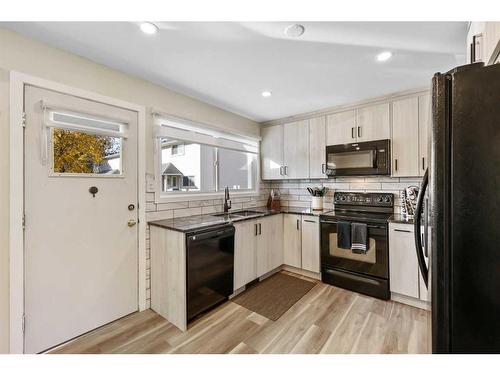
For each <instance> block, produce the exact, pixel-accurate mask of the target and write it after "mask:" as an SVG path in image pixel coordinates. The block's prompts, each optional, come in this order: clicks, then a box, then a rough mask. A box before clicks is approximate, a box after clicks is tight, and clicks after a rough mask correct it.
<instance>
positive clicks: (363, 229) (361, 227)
mask: <svg viewBox="0 0 500 375" xmlns="http://www.w3.org/2000/svg"><path fill="white" fill-rule="evenodd" d="M367 231H368V229H367V226H366V224H363V223H351V241H352V242H351V251H352V252H353V253H355V254H366V251H367V250H368V249H367V246H366V243H367V237H368V235H367Z"/></svg>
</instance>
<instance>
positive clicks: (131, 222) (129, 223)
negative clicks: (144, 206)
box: [127, 219, 137, 227]
mask: <svg viewBox="0 0 500 375" xmlns="http://www.w3.org/2000/svg"><path fill="white" fill-rule="evenodd" d="M135 224H137V222H136V221H135V220H134V219H130V220H129V221H128V222H127V225H128V226H129V227H133V226H134V225H135Z"/></svg>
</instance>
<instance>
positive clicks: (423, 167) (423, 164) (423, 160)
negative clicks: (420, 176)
mask: <svg viewBox="0 0 500 375" xmlns="http://www.w3.org/2000/svg"><path fill="white" fill-rule="evenodd" d="M422 170H423V171H425V158H424V157H423V156H422Z"/></svg>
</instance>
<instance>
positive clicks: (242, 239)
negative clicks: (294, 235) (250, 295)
mask: <svg viewBox="0 0 500 375" xmlns="http://www.w3.org/2000/svg"><path fill="white" fill-rule="evenodd" d="M234 226H235V234H234V290H235V291H236V290H237V289H239V288H241V287H243V286H245V285H246V284H248V283H249V282H251V281H253V280H255V279H257V278H258V277H260V276H262V275H265V274H266V273H268V272H270V271H272V270H274V269H276V268H278V267H279V266H281V265H282V264H283V215H281V214H278V215H271V216H266V217H263V218H260V219H255V220H245V221H241V222H236V223H234Z"/></svg>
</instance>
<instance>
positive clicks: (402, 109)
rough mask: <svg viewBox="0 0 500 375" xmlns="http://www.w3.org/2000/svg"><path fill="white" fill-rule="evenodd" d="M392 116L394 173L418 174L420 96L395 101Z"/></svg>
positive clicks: (403, 174)
mask: <svg viewBox="0 0 500 375" xmlns="http://www.w3.org/2000/svg"><path fill="white" fill-rule="evenodd" d="M392 118H393V120H392V175H393V176H394V177H410V176H418V175H419V168H418V167H419V166H418V164H419V163H418V98H416V97H414V98H409V99H402V100H397V101H395V102H393V103H392Z"/></svg>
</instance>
